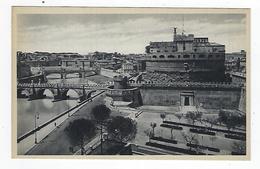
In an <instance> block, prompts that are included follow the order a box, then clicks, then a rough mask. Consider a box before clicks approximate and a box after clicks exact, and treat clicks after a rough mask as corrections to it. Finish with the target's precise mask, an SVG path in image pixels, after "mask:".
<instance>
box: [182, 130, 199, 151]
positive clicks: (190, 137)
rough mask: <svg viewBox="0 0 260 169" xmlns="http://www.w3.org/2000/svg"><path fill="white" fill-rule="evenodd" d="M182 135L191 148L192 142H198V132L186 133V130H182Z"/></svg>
mask: <svg viewBox="0 0 260 169" xmlns="http://www.w3.org/2000/svg"><path fill="white" fill-rule="evenodd" d="M182 137H183V138H184V140H185V141H186V143H188V144H189V145H190V146H189V147H190V150H191V149H192V147H191V144H198V142H199V141H198V135H197V134H191V133H190V134H186V133H184V132H182Z"/></svg>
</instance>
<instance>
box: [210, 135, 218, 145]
mask: <svg viewBox="0 0 260 169" xmlns="http://www.w3.org/2000/svg"><path fill="white" fill-rule="evenodd" d="M209 139H210V140H211V145H212V146H213V143H214V141H216V140H217V137H216V136H212V137H210V138H209Z"/></svg>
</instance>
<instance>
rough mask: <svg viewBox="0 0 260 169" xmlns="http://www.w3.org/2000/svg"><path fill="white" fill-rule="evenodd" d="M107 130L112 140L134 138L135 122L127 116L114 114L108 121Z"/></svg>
mask: <svg viewBox="0 0 260 169" xmlns="http://www.w3.org/2000/svg"><path fill="white" fill-rule="evenodd" d="M107 131H108V134H109V135H110V136H111V138H113V139H114V140H116V141H120V142H127V141H129V140H132V139H133V138H135V135H136V132H137V129H136V122H135V121H134V120H132V119H131V118H128V117H122V116H116V117H114V118H113V119H112V120H111V121H110V122H109V123H108V126H107Z"/></svg>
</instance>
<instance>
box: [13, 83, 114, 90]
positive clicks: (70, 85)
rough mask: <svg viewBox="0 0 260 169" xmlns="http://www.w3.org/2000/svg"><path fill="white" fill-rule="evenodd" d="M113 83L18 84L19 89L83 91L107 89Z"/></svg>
mask: <svg viewBox="0 0 260 169" xmlns="http://www.w3.org/2000/svg"><path fill="white" fill-rule="evenodd" d="M111 85H113V83H106V84H85V83H84V84H75V83H18V84H17V88H18V89H21V88H54V89H57V88H60V89H62V88H66V89H83V88H107V87H109V86H111Z"/></svg>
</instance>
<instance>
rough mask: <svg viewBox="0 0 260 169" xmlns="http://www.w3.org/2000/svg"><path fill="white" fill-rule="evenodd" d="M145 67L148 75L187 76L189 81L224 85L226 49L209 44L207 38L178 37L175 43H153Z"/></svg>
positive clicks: (191, 35)
mask: <svg viewBox="0 0 260 169" xmlns="http://www.w3.org/2000/svg"><path fill="white" fill-rule="evenodd" d="M146 53H147V56H146V58H145V59H144V60H143V64H144V65H142V67H145V70H146V71H147V72H162V73H170V74H175V73H178V75H179V76H186V77H188V78H186V80H188V81H224V80H225V65H224V62H225V45H222V44H218V43H215V42H209V40H208V38H207V37H194V35H193V34H188V35H185V34H184V33H182V34H177V28H174V35H173V41H170V42H150V44H149V45H148V46H146Z"/></svg>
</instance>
